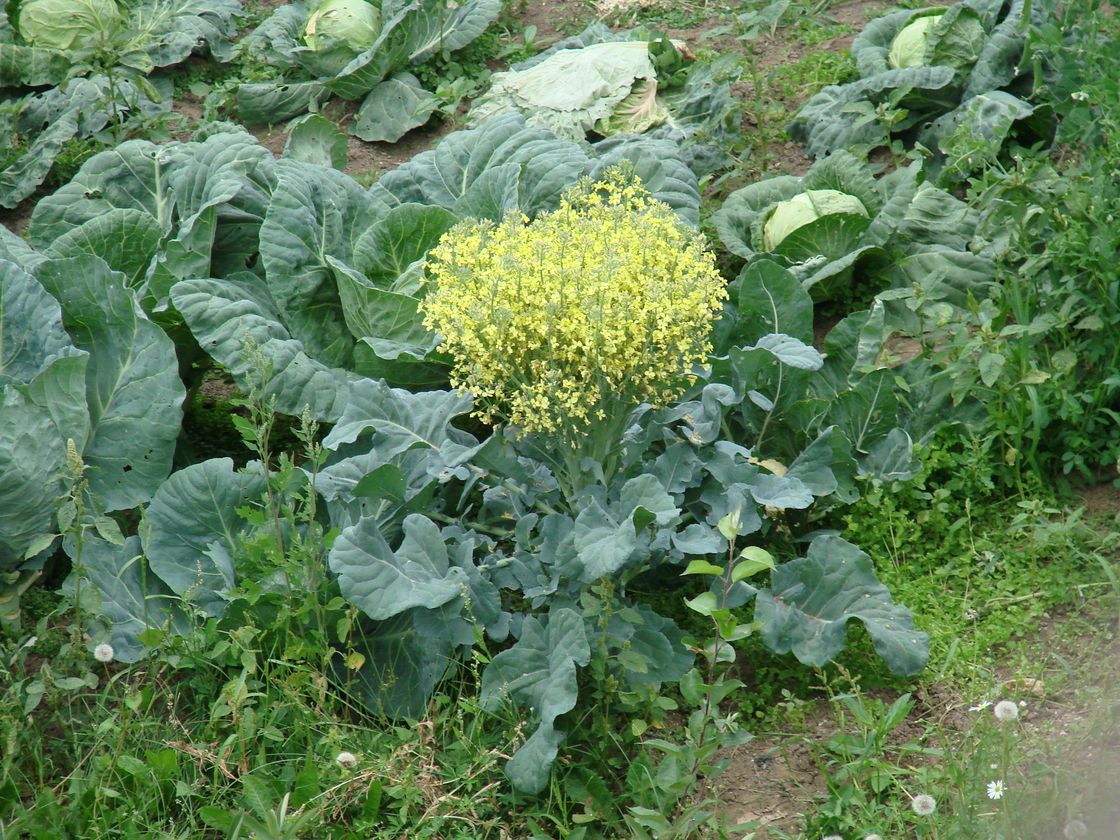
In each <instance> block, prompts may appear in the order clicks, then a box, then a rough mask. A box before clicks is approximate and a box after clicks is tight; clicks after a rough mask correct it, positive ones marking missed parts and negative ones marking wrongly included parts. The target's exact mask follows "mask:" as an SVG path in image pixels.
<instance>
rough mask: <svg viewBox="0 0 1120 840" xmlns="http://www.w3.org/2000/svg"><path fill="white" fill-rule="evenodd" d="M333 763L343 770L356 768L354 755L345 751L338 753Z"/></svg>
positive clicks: (356, 760) (356, 759) (356, 758)
mask: <svg viewBox="0 0 1120 840" xmlns="http://www.w3.org/2000/svg"><path fill="white" fill-rule="evenodd" d="M334 762H335V764H337V765H338V766H339V767H342V768H343V769H349V768H351V767H355V766H357V764H358V757H357V756H356V755H354V753H352V752H347V751H346V750H343V751H342V752H340V753H339V754H338V755H337V756H336V757H335V760H334Z"/></svg>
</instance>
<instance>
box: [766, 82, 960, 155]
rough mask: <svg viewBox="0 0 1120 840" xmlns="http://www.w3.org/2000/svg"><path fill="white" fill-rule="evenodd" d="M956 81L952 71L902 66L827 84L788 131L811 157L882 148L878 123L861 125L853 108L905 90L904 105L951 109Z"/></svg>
mask: <svg viewBox="0 0 1120 840" xmlns="http://www.w3.org/2000/svg"><path fill="white" fill-rule="evenodd" d="M955 77H956V73H955V71H954V70H953V68H951V67H905V68H902V69H901V70H887V71H885V72H882V73H877V74H875V75H873V76H869V77H867V78H863V79H857V80H856V81H854V82H849V83H847V84H844V85H829V86H828V87H826V88H824V89H823V90H821V91H820V92H819V93H817V94H816V95H814V96H813V97H811V98H810V99H809V100H808V101H807V102H806V103H805V104H804V105H802V106H801V110H799V111H798V112H797V114H796V115H795V116H794V118H793V121H792V122H791V123H790V124H789V126H788V127H787V131H789V133H790V136H791V137H793V138H794V139H795V140H797V141H799V142H801V143H804V144H805V147H806V150H807V151H808V153H809V154H810V155H812V156H813V157H823V156H824V155H827V154H828V153H829V152H832V151H836V150H838V149H848V148H851V147H852V146H856V145H860V144H870V145H873V146H874V145H880V144H881V143H883V142H884V141H885V139H886V138H885V136H884V134H883V128H882V126H881V125H880V124H879V123H878V121H876V120H869V121H865V122H862V123H861V122H859V114H858V112H857V111H856V110H855V109H853V108H852V107H851V106H852V105H854V104H857V103H877V102H879V101H883V100H885V99H886V98H887V96H888V95H889V94H890V92H891V91H895V90H905V91H908V92H909V93H908V100H911V99H912V100H916V101H917V102H919V103H921V104H923V105H925V106H927V107H928V108H929V109H931V110H934V111H938V110H940V111H944V110H949V109H951V108H952V107H954V104H955V100H956V99H957V98H958V97H959V88H955V87H953V82H954V79H955ZM918 113H919V114H920V113H921V112H920V111H919V112H918Z"/></svg>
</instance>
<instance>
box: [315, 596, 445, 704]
mask: <svg viewBox="0 0 1120 840" xmlns="http://www.w3.org/2000/svg"><path fill="white" fill-rule="evenodd" d="M423 612H424V611H423V610H411V611H408V612H403V613H401V614H399V615H397V616H394V617H393V618H390V619H388V620H386V621H371V620H366V619H363V620H362V621H359V622H358V624H357V632H355V634H354V639H353V646H354V649H355V650H356V651H357V652H359V653H361V654H362V655H363V656H364V657H365V662H364V663H363V664H362V667H361V668H360V669H358V671H356V672H354V671H349V670H346V669H345V666H344V665H342V664H341V663H339V665H338V667H337V668H336V675H337V676H338V678H339V682H341V683H344V684H347V685H349V686H350V687H351V688H352V689H353V690H354V691H355V692H357V694H358V695H359V696H360V697H361V699H362V701H363V702H364V703H365V704H366V706H367V707H368V708H369V709H370V710H372V711H373V712H374V713H375V714H379V715H385V716H386V717H389V718H407V719H411V720H419V719H421V718H422V717H423V715H424V713H425V710H426V709H427V706H428V701H429V699H431V696H432V691H433V690H434V689H435V687H436V685H437V684H438V683H439V681H440V679H441V678H442V677H443V675H444V674H445V673H447V668H448V665H449V664H450V663H451V659H452V657H453V656H454V648H453V646H452V645H451V644H450V643H448V642H447V641H446V640H445V639H442V638H438V637H433V636H432V634H431V633H430V632H429V629H428V628H427V627H423V628H421V627H420V626H418V622H417V620H416V616H417V615H418V614H422V613H423Z"/></svg>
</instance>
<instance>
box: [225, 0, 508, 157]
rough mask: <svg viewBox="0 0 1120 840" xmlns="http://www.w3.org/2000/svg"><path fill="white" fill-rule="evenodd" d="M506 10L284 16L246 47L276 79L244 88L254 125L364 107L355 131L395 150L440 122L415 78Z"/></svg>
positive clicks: (352, 6)
mask: <svg viewBox="0 0 1120 840" xmlns="http://www.w3.org/2000/svg"><path fill="white" fill-rule="evenodd" d="M501 7H502V2H501V0H463V2H454V0H415V2H409V0H380V2H368V1H367V0H324V2H322V3H318V2H295V3H290V4H288V5H285V6H281V7H280V8H278V9H276V10H275V11H274V12H273V13H272V15H271V16H269V17H268V18H267V19H266V20H265V21H264V22H263V23H262V24H261V25H260V26H259V27H257V29H256V30H254V31H253V32H252V33H251V34H250V35H249V36H248V37H246V38H245V40H244V41H243V42H242V44H241V50H242V52H243V54H244V55H246V56H249V57H251V58H252V60H253V61H254V62H263V63H265V64H266V65H269V66H270V67H271V68H272V69H273V71H274V73H275V76H276V78H274V79H272V80H270V81H266V82H254V83H244V84H241V85H240V86H238V88H237V92H236V97H237V108H238V111H239V113H240V115H241V118H242V120H244V121H245V122H246V123H248V124H250V125H254V124H261V123H269V124H273V123H278V122H281V121H283V120H286V119H289V118H291V117H295V116H298V115H300V114H303V113H306V112H308V111H314V110H316V109H317V108H318V106H319V105H320V104H322V103H323V102H325V101H326V100H328V99H329V98H331V97H332V96H339V97H341V98H343V99H348V100H351V101H355V102H360V104H359V106H358V110H357V113H356V114H355V116H354V120H353V122H352V123H351V125H350V131H351V133H352V134H354V135H355V136H357V137H360V138H361V139H363V140H368V141H383V142H396V141H397V140H399V139H400V138H401V137H403V136H404V135H405V134H406V133H407V132H409V131H411V130H412V129H414V128H416V127H418V126H421V125H423V124H424V123H426V122H427V121H428V119H429V117H431V115H432V114H433V113H434V112H435V109H436V107H437V105H438V102H437V100H436V98H435V95H434V94H432V93H431V92H430V91H427V90H425V89H424V87H423V86H422V85H421V84H420V81H419V80H418V79H417V78H416V76H415V75H413V74H412V73H411V72H409V71H410V69H411V68H414V67H415V66H416V65H418V64H421V63H423V62H425V61H427V60H428V59H430V58H432V57H433V56H435V55H437V54H441V53H448V52H454V51H455V50H459V49H462V48H463V47H465V46H467V45H468V44H470V43H471V42H472V41H474V40H475V39H476V38H478V37H479V36H480V35H482V33H483V32H485V31H486V29H487V28H488V27H489V26H490V24H491V23H493V22H494V20H495V19H496V18H497V17H498V13H499V12H500V11H501Z"/></svg>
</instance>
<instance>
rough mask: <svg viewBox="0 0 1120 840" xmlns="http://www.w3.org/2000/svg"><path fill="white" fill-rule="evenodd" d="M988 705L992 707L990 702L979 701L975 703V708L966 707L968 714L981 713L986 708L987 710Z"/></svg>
mask: <svg viewBox="0 0 1120 840" xmlns="http://www.w3.org/2000/svg"><path fill="white" fill-rule="evenodd" d="M990 705H992V701H991V700H981V701H980V702H979V703H977V704H976V705H975V706H969V707H968V710H969V711H970V712H982V711H984V710H985V709H986V708H988V707H989V706H990Z"/></svg>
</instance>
